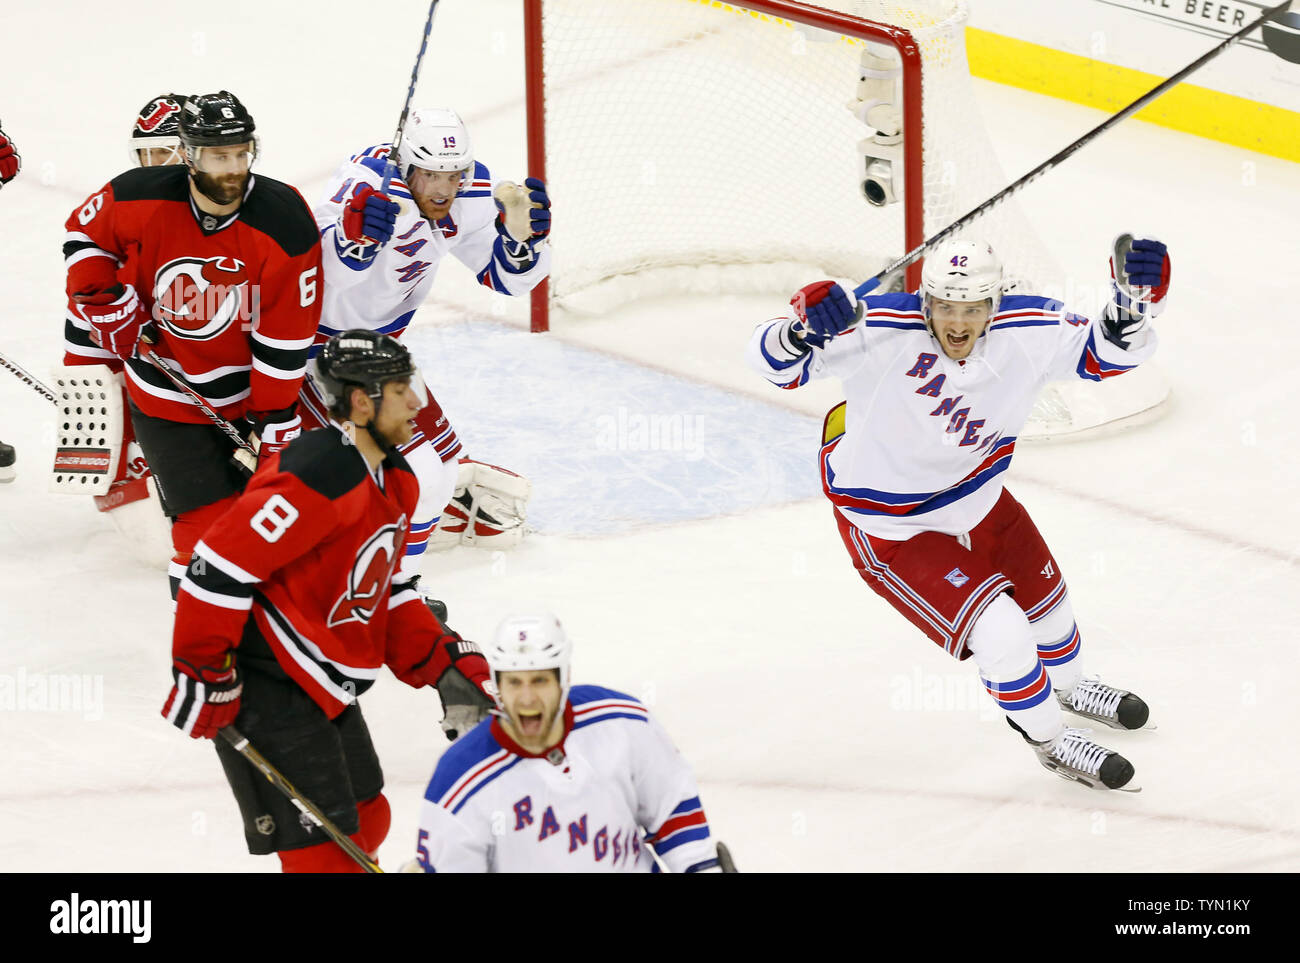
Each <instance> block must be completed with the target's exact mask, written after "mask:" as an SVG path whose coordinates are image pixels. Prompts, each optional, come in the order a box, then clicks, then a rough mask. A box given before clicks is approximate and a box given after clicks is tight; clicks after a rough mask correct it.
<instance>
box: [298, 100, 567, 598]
mask: <svg viewBox="0 0 1300 963" xmlns="http://www.w3.org/2000/svg"><path fill="white" fill-rule="evenodd" d="M391 154H392V145H391V144H379V145H377V146H374V147H368V148H366V149H365V150H363V151H361V152H360V153H357V154H354V155H352V157H350V158H349V159H348V160H347V161H345V162H344V163H343V164H342V166H341V167H340V168H339V169H338V171H337V172H336V173H335V174H334V177H333V179H332V180H331V181H330V183H329V186H328V187H327V188H326V189H325V193H324V194H323V195H322V200H321V202H320V203H319V204H317V205H316V210H315V215H316V223H317V225H318V226H319V228H320V231H321V246H322V257H323V260H324V264H325V288H324V291H323V293H322V309H321V325H320V333H319V335H318V336H317V339H316V340H317V344H320V343H321V342H323V341H324V340H325V339H327V338H329V337H331V336H332V335H334V334H336V333H337V332H339V331H342V330H345V329H348V328H370V329H372V330H374V331H379V332H382V333H384V334H388V335H391V336H393V337H395V338H400V337H401V334H402V332H403V331H405V330H406V326H407V325H408V324H410V321H411V317H412V315H414V314H415V311H416V309H417V308H419V306H420V305H421V304H422V303H423V302H424V300H425V299H426V298H427V297H428V295H429V291H430V289H431V288H432V286H433V279H434V277H435V275H436V274H437V272H438V267H439V265H440V264H441V263H442V260H443V258H445V257H446V256H447V255H449V254H450V255H451V256H452V257H455V258H456V259H457V260H459V261H460V262H461V263H463V264H464V265H465V266H466V267H468V268H469V269H470V270H471V271H473V272H474V273H475V275H476V276H477V278H478V280H479V283H480V284H482V285H484V286H485V287H487V288H490V289H492V290H493V291H499V292H502V293H504V294H510V295H524V294H527V293H528V292H530V291H531V290H532V289H533V288H534V287H536V286H537V285H538V284H539V283H540V282H541V281H542V279H543V278H545V277H546V276H547V274H548V273H549V272H550V263H551V253H550V245H549V243H548V242H547V240H546V236H547V234H548V233H549V231H550V226H551V212H550V199H549V198H548V197H547V195H546V188H545V186H544V185H543V184H542V182H541V181H539V180H536V179H535V178H528V179H527V180H526V181H525V182H524V183H525V185H526V186H527V191H526V192H525V194H526V197H520V196H519V195H518V192H514V195H515V196H516V197H517V198H518V205H519V208H520V209H519V211H518V216H511V217H507V216H506V212H504V211H500V210H499V206H498V203H497V202H496V201H495V200H494V198H493V191H494V186H495V185H496V182H495V181H494V180H493V178H492V175H491V174H490V173H489V171H488V168H487V167H486V166H485V165H484V164H483V163H482V162H480V161H477V160H475V159H474V151H473V145H472V143H471V142H470V138H469V131H467V130H466V129H465V125H464V124H463V123H462V122H461V119H460V117H459V116H457V114H456V113H455V112H454V111H451V110H446V109H442V108H430V109H424V110H416V111H413V112H412V113H411V115H410V117H409V118H408V120H407V123H406V126H405V127H404V128H403V130H402V138H401V144H400V146H399V148H398V152H397V156H396V158H392V157H391V156H390V155H391ZM393 160H395V161H396V164H397V169H396V172H394V168H393V164H392V163H391V161H393ZM394 173H395V175H396V176H391V175H394ZM386 176H391V180H390V181H388V182H387V186H385V178H386ZM499 215H500V216H499ZM302 400H303V414H304V417H306V418H307V419H308V421H307V423H308V425H311V424H324V423H325V421H326V420H327V415H326V413H325V411H324V405H323V404H322V402H321V398H320V396H319V392H316V391H313V390H312V386H311V384H310V381H309V382H308V383H307V384H305V385H304V386H303V396H302ZM460 452H461V443H460V440H459V439H458V438H457V437H456V432H455V430H454V429H453V428H452V426H451V424H450V422H449V421H448V420H447V418H446V417H445V415H444V414H443V411H442V408H441V406H439V405H438V403H437V401H436V400H434V399H430V403H429V405H428V406H427V407H426V408H425V409H424V410H422V411H421V412H420V413H419V414H418V415H417V416H416V431H415V435H414V437H413V438H412V439H411V441H410V443H409V444H407V445H406V446H404V447H403V449H402V453H403V454H404V455H405V456H406V458H407V460H408V461H410V463H411V467H412V468H413V469H414V470H415V473H416V476H417V477H418V478H419V479H420V507H419V509H418V510H417V511H416V513H415V516H414V517H413V518H412V520H411V538H410V542H409V544H408V547H407V552H408V553H409V556H408V559H407V560H406V561H405V562H404V563H403V572H404V573H406V574H411V575H413V574H415V573H416V572H417V571H418V570H419V561H420V556H421V554H422V553H423V552H424V550H425V547H426V545H427V540H428V539H429V536H430V534H431V533H432V532H433V530H434V526H435V525H437V524H438V522H439V519H440V518H441V517H442V516H443V509H444V507H447V508H448V509H449V510H450V513H451V515H453V516H455V517H454V518H448V519H446V520H445V521H444V523H443V525H441V526H439V528H440V531H446V530H452V535H453V539H452V541H453V542H454V541H455V538H454V536H455V535H456V534H458V533H459V532H462V531H466V530H467V529H468V532H467V535H466V537H465V540H466V541H471V542H472V541H475V540H477V541H478V543H479V544H483V545H495V546H501V545H508V544H511V543H512V542H513V541H517V540H518V539H519V538H520V537H522V535H523V532H524V528H523V500H524V499H526V497H527V492H528V484H527V482H526V481H525V480H524V479H522V478H520V477H519V476H518V475H515V474H514V473H512V472H507V471H504V470H502V469H499V468H495V467H494V466H491V465H485V464H483V463H480V462H471V461H468V460H466V462H465V464H464V465H461V464H459V463H458V461H457V455H459V454H460ZM466 489H468V495H467V494H466ZM453 492H456V494H457V495H458V496H459V497H458V499H457V500H456V501H453V500H452V494H453ZM449 503H450V504H449ZM476 521H477V523H478V524H477V532H476V531H475V528H476V526H475V522H476ZM453 522H454V524H449V523H453Z"/></svg>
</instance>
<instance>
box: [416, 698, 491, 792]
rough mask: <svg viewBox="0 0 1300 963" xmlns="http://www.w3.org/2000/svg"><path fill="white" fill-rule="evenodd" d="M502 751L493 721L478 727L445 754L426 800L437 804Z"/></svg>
mask: <svg viewBox="0 0 1300 963" xmlns="http://www.w3.org/2000/svg"><path fill="white" fill-rule="evenodd" d="M500 751H501V745H500V743H498V742H497V741H496V739H494V738H492V720H491V719H490V718H489V719H484V720H483V721H482V722H480V723H479V724H478V725H477V726H475V727H474V728H473V729H471V730H470V731H469V732H467V733H465V734H464V735H463V736H461V737H460V738H459V739H457V740H456V741H455V742H453V743H452V744H451V747H450V748H449V749H448V750H447V751H446V752H444V753H443V754H442V757H441V758H440V759H439V760H438V765H437V767H436V768H435V769H434V770H433V778H432V779H430V780H429V788H428V789H426V790H425V791H424V798H425V799H427V800H429V802H431V803H434V804H437V802H438V800H439V799H441V798H442V797H443V796H444V795H446V793H447V790H448V789H450V788H451V787H452V786H454V785H455V784H456V783H457V782H458V781H460V779H461V777H462V776H464V775H465V773H467V772H469V771H470V770H471V769H473V768H474V767H475V766H478V765H480V764H482V763H483V762H484V761H485V760H487V759H489V758H491V757H492V756H494V755H496V754H497V753H498V752H500Z"/></svg>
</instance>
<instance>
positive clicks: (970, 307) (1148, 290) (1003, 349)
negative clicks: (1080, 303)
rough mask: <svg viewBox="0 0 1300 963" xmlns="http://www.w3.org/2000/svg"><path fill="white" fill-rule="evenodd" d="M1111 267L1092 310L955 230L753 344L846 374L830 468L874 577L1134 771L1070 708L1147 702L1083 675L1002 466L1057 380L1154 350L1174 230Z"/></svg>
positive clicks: (1078, 747) (1117, 257)
mask: <svg viewBox="0 0 1300 963" xmlns="http://www.w3.org/2000/svg"><path fill="white" fill-rule="evenodd" d="M1111 276H1112V279H1113V280H1112V288H1113V291H1112V293H1113V299H1112V301H1111V303H1110V304H1109V305H1108V306H1107V307H1106V309H1105V310H1104V311H1103V312H1102V315H1101V317H1100V318H1099V319H1098V320H1096V321H1090V320H1089V319H1088V318H1085V317H1081V316H1079V315H1076V314H1070V313H1067V312H1066V311H1065V310H1064V309H1063V306H1062V305H1061V304H1060V302H1057V301H1053V300H1051V299H1048V298H1044V297H1035V296H1027V295H1010V294H1007V295H1004V294H1003V293H1002V292H1003V276H1002V266H1001V263H1000V262H999V261H998V259H997V256H996V255H995V254H994V253H993V250H992V249H991V248H990V247H989V246H988V245H987V244H980V243H974V242H971V241H950V242H948V243H946V244H943V245H940V247H939V248H938V249H937V250H936V251H935V252H934V253H933V254H931V255H930V257H928V258H927V259H926V262H925V266H924V269H923V272H922V290H921V291H919V292H917V293H914V294H906V293H898V294H884V295H879V296H868V297H866V298H865V299H864V300H863V301H862V302H860V303H855V298H854V296H853V294H852V293H850V292H846V291H845V290H844V289H843V288H842V287H841V286H840V285H838V284H836V283H834V282H833V281H822V282H818V283H816V284H811V285H808V286H807V287H805V288H803V289H802V290H800V291H799V292H798V293H797V294H796V295H795V297H794V298H793V299H792V301H791V310H790V312H789V313H788V315H787V316H785V317H781V318H776V319H774V320H772V321H768V322H765V323H763V324H760V325H759V326H758V327H757V329H756V330H755V332H754V335H753V337H752V338H751V340H750V343H749V349H748V360H749V362H750V364H751V366H752V367H753V368H755V370H757V371H758V372H759V373H760V374H762V375H763V377H765V378H766V379H767V380H768V381H770V382H772V383H773V384H776V385H778V386H779V387H782V388H798V387H800V386H801V385H804V384H807V383H808V382H809V381H810V380H813V379H816V378H823V377H830V376H835V377H838V378H840V379H841V382H842V384H843V387H844V395H845V398H846V401H845V402H844V403H842V404H840V405H839V406H837V407H836V408H834V409H832V410H831V412H830V413H829V414H828V415H827V418H826V424H825V427H824V429H823V438H822V449H821V456H820V464H821V474H822V485H823V490H824V491H825V493H826V495H827V497H828V498H829V499H830V500H831V502H832V504H833V505H834V508H835V519H836V523H837V524H838V526H839V531H840V536H841V538H842V539H843V541H844V544H845V547H846V548H847V549H848V551H849V555H850V556H851V558H852V559H853V564H854V566H855V567H856V568H857V570H858V573H859V574H860V575H861V576H862V578H863V579H864V580H865V581H866V582H867V583H868V584H869V585H870V586H871V587H872V589H874V590H875V591H876V592H877V594H879V595H881V596H882V597H883V598H884V599H885V600H886V601H888V602H889V603H890V604H891V605H893V606H894V608H895V609H897V610H898V611H899V612H900V613H901V614H902V615H904V616H905V617H906V618H907V619H908V620H909V621H911V622H912V623H913V624H914V625H915V626H916V627H917V628H919V629H920V630H921V631H922V632H924V633H925V634H926V635H927V636H929V638H930V639H931V640H933V641H934V642H936V643H937V644H939V645H941V646H943V648H944V650H945V651H946V652H947V653H948V654H949V655H951V656H953V657H955V658H957V659H966V658H973V659H974V661H975V664H976V666H977V667H978V668H979V672H980V676H981V680H982V682H983V683H984V686H985V688H986V689H987V690H988V692H989V694H990V695H992V696H993V698H994V699H995V700H996V701H997V702H998V705H999V706H1000V707H1001V708H1002V710H1003V711H1004V712H1005V713H1006V717H1007V720H1008V722H1010V723H1011V725H1012V726H1013V727H1014V728H1016V729H1017V730H1019V731H1020V732H1021V733H1022V734H1023V735H1024V737H1025V739H1026V740H1028V741H1029V742H1030V743H1031V744H1032V745H1033V747H1034V749H1035V751H1036V753H1037V755H1038V758H1039V761H1040V762H1041V763H1042V764H1043V765H1044V766H1046V767H1047V768H1048V769H1050V770H1052V771H1054V772H1056V773H1058V774H1060V775H1062V776H1064V777H1066V778H1069V779H1073V780H1076V781H1078V782H1081V783H1083V784H1085V785H1088V786H1091V787H1094V788H1098V789H1120V788H1127V789H1131V788H1132V787H1130V786H1129V785H1128V784H1129V782H1130V781H1131V779H1132V777H1133V767H1132V765H1131V764H1130V763H1129V762H1128V761H1127V760H1126V759H1124V758H1123V757H1122V756H1120V755H1119V754H1118V753H1115V752H1113V751H1111V750H1109V749H1106V748H1103V747H1101V746H1098V745H1097V744H1095V743H1094V742H1092V741H1091V739H1090V738H1089V735H1088V734H1089V732H1090V730H1088V729H1078V728H1072V727H1069V726H1067V725H1066V723H1065V718H1064V716H1063V715H1062V710H1064V711H1065V712H1069V713H1072V714H1074V715H1077V716H1081V717H1083V718H1085V719H1088V720H1091V721H1093V722H1099V723H1101V724H1103V725H1106V726H1110V727H1112V728H1115V729H1137V728H1141V727H1142V726H1144V725H1145V724H1146V721H1147V717H1148V710H1147V706H1146V704H1145V703H1144V702H1143V701H1142V700H1141V699H1140V698H1138V697H1137V696H1136V695H1134V694H1132V693H1130V692H1127V691H1125V690H1123V689H1117V688H1114V687H1112V686H1108V685H1105V684H1103V683H1102V682H1101V680H1100V679H1099V678H1097V677H1095V676H1088V677H1085V676H1084V675H1083V673H1082V660H1081V658H1080V652H1081V648H1082V642H1081V639H1080V636H1079V630H1078V627H1077V626H1076V624H1075V620H1074V613H1073V611H1072V609H1071V606H1070V599H1069V594H1068V592H1067V591H1066V585H1065V580H1064V577H1063V576H1062V574H1061V571H1060V566H1058V565H1057V563H1056V560H1055V559H1054V558H1053V557H1052V555H1051V552H1050V551H1049V550H1048V548H1047V545H1046V544H1045V543H1044V541H1043V539H1042V536H1041V535H1040V534H1039V533H1038V530H1037V528H1036V527H1035V526H1034V523H1033V521H1032V520H1031V519H1030V517H1029V515H1028V513H1027V512H1026V511H1025V510H1024V508H1023V507H1021V505H1020V504H1019V503H1018V502H1017V501H1016V500H1015V499H1014V498H1012V497H1011V494H1010V493H1009V492H1008V491H1006V490H1005V489H1004V488H1003V485H1002V479H1003V474H1002V473H1003V472H1004V471H1005V470H1006V469H1007V467H1008V466H1009V465H1010V463H1011V457H1012V454H1013V453H1014V451H1015V447H1016V436H1017V434H1018V433H1019V432H1020V431H1021V430H1022V428H1023V427H1024V424H1025V421H1026V419H1027V418H1028V416H1029V412H1030V410H1031V408H1032V406H1033V402H1034V398H1035V396H1036V395H1037V394H1038V391H1039V389H1040V388H1041V387H1042V385H1043V384H1044V383H1046V382H1048V381H1055V380H1064V379H1068V378H1075V377H1077V378H1083V379H1086V380H1090V381H1100V380H1102V379H1104V378H1110V377H1116V376H1119V375H1122V374H1123V373H1124V372H1125V371H1129V370H1132V369H1133V368H1134V367H1136V366H1137V365H1138V364H1140V363H1142V362H1143V361H1145V360H1147V359H1148V358H1150V357H1151V355H1152V354H1153V353H1154V352H1155V349H1156V333H1155V331H1154V330H1153V329H1152V327H1151V325H1150V323H1149V319H1150V318H1152V317H1154V316H1155V315H1156V314H1158V313H1159V312H1160V311H1161V310H1162V309H1163V307H1164V304H1165V297H1166V294H1167V293H1168V289H1169V257H1168V254H1167V252H1166V248H1165V245H1164V244H1162V243H1160V242H1159V241H1155V240H1150V239H1143V238H1137V239H1135V238H1133V237H1132V236H1131V235H1127V234H1125V235H1121V236H1120V237H1119V238H1117V239H1116V242H1115V245H1114V247H1113V250H1112V255H1111Z"/></svg>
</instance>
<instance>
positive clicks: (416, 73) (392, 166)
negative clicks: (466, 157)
mask: <svg viewBox="0 0 1300 963" xmlns="http://www.w3.org/2000/svg"><path fill="white" fill-rule="evenodd" d="M437 9H438V0H429V16H428V18H426V19H425V21H424V37H423V38H422V39H421V40H420V52H419V53H417V54H416V55H415V66H413V67H412V68H411V85H410V86H409V87H407V88H406V103H404V104H402V116H401V117H399V118H397V131H396V132H395V133H394V134H393V149H392V150H391V151H390V152H389V154H388V161H389V163H388V168H387V170H386V171H385V172H384V182H383V184H382V185H381V186H380V190H381V191H387V190H388V183H389V181H391V180H392V179H393V172H394V171H395V170H397V148H399V147H400V146H401V145H402V131H403V130H404V129H405V128H406V117H407V115H408V114H409V113H410V112H411V101H412V100H413V99H414V98H415V84H416V81H417V80H419V79H420V65H421V64H423V63H424V52H425V51H426V50H427V49H429V33H430V32H431V31H432V30H433V13H434V11H435V10H437Z"/></svg>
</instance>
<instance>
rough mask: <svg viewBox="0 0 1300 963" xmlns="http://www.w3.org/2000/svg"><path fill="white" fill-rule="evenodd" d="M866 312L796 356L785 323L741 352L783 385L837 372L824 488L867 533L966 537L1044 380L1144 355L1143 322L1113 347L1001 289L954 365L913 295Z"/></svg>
mask: <svg viewBox="0 0 1300 963" xmlns="http://www.w3.org/2000/svg"><path fill="white" fill-rule="evenodd" d="M865 306H866V312H865V314H864V318H863V321H862V322H861V323H860V324H858V325H857V326H856V327H854V328H851V329H850V330H849V331H847V332H844V333H843V334H841V335H839V336H838V337H836V338H835V339H834V340H833V341H832V342H830V343H829V344H828V345H827V346H826V347H825V348H824V349H813V350H807V349H806V350H803V351H799V350H797V346H796V345H794V344H793V343H792V342H791V340H790V336H789V334H788V327H789V324H790V321H791V318H790V317H784V318H777V319H775V320H773V321H769V322H766V323H764V324H761V325H759V326H758V327H757V328H756V329H755V332H754V334H753V336H752V338H751V339H750V342H749V347H748V353H747V358H748V361H749V363H750V365H751V367H753V368H754V369H755V370H756V371H758V372H759V373H760V374H761V375H763V377H764V378H766V379H767V380H768V381H770V382H772V383H773V384H775V385H777V386H778V387H781V388H798V387H801V386H802V385H805V384H807V383H808V382H809V381H812V380H814V379H816V378H825V377H830V376H835V377H838V378H840V380H841V382H842V384H843V386H844V396H845V399H846V401H847V405H846V407H845V409H844V410H845V415H844V417H845V422H844V428H843V431H842V432H840V431H838V430H835V431H829V432H827V436H826V437H824V438H823V445H822V450H821V475H822V487H823V490H824V491H825V493H826V496H827V497H828V498H829V499H830V500H831V502H832V503H834V505H835V506H836V508H837V509H838V510H839V512H840V513H841V514H842V515H843V516H844V517H845V518H847V519H848V520H849V521H851V522H852V523H853V524H854V525H856V526H857V527H858V528H860V529H862V530H863V531H864V532H866V533H867V534H869V535H873V536H875V537H877V538H886V539H894V540H902V539H906V538H910V537H911V536H912V535H915V534H917V533H918V532H922V531H934V532H940V533H944V534H948V535H961V534H964V533H966V532H969V531H970V530H971V529H972V528H974V527H975V526H976V525H977V524H978V523H979V522H980V520H981V519H982V518H984V516H985V515H987V514H988V513H989V511H990V510H991V509H992V508H993V505H994V504H995V503H996V502H997V500H998V496H999V495H1000V494H1001V493H1002V480H1003V473H1004V472H1005V471H1006V470H1007V468H1008V467H1009V466H1010V464H1011V458H1012V455H1013V454H1014V453H1015V450H1016V437H1017V435H1018V434H1019V433H1020V431H1021V430H1022V429H1023V428H1024V424H1025V421H1026V420H1027V419H1028V417H1029V413H1030V411H1031V409H1032V407H1033V403H1034V398H1035V397H1036V396H1037V394H1038V391H1039V389H1040V388H1041V387H1042V386H1043V385H1044V384H1045V383H1046V382H1049V381H1060V380H1066V379H1069V378H1083V379H1085V380H1088V381H1101V380H1102V379H1104V378H1112V377H1116V376H1118V375H1121V374H1123V373H1124V372H1126V371H1130V370H1132V369H1133V368H1135V367H1137V365H1138V364H1140V363H1141V362H1143V361H1145V360H1147V359H1148V358H1150V357H1151V355H1152V354H1154V353H1155V350H1156V334H1155V332H1154V331H1153V330H1152V329H1151V327H1150V325H1147V326H1146V327H1145V328H1143V330H1142V331H1141V332H1139V333H1138V334H1137V336H1136V337H1134V338H1133V339H1132V340H1131V343H1130V344H1129V347H1128V348H1127V349H1125V348H1122V347H1120V346H1119V345H1117V344H1114V343H1112V342H1111V341H1109V340H1107V339H1106V337H1105V334H1104V329H1103V327H1102V326H1101V325H1100V324H1094V323H1093V322H1092V321H1090V320H1089V319H1088V318H1085V317H1082V316H1080V315H1077V314H1069V313H1067V312H1066V311H1065V310H1064V308H1063V306H1062V305H1061V303H1060V302H1059V301H1053V300H1051V299H1049V298H1043V297H1035V296H1026V295H1007V296H1004V297H1003V298H1002V300H1001V303H1000V305H999V307H998V311H997V313H996V314H995V315H994V316H993V318H992V319H991V323H990V324H989V326H988V328H987V330H986V331H985V332H984V334H982V335H981V336H980V338H979V340H978V341H977V342H976V344H975V347H974V348H973V349H972V350H971V353H970V355H969V356H968V357H967V358H966V359H964V360H963V361H954V360H952V359H951V358H949V357H948V356H947V355H946V354H944V351H943V349H942V348H941V347H940V346H939V343H938V342H937V341H936V340H935V339H934V337H933V336H932V335H931V334H930V332H929V330H928V328H927V327H926V323H925V318H924V316H923V315H922V313H921V297H920V295H919V294H885V295H881V296H878V297H868V298H866V299H865Z"/></svg>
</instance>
